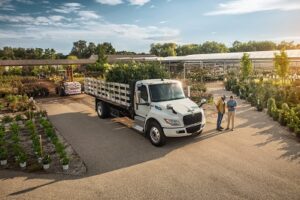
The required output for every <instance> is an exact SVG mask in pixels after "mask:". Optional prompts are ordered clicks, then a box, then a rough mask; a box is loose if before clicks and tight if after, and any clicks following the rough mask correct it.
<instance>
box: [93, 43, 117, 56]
mask: <svg viewBox="0 0 300 200" xmlns="http://www.w3.org/2000/svg"><path fill="white" fill-rule="evenodd" d="M100 49H103V51H104V53H105V54H106V55H113V54H115V53H116V50H115V48H114V47H113V46H112V44H111V43H109V42H104V43H102V44H98V45H97V50H96V51H97V52H99V51H100Z"/></svg>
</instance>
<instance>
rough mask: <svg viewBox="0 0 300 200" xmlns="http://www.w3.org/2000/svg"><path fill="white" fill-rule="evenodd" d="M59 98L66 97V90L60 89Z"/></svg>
mask: <svg viewBox="0 0 300 200" xmlns="http://www.w3.org/2000/svg"><path fill="white" fill-rule="evenodd" d="M58 92H59V93H58V94H59V96H61V97H63V96H66V92H65V89H64V88H59V91H58Z"/></svg>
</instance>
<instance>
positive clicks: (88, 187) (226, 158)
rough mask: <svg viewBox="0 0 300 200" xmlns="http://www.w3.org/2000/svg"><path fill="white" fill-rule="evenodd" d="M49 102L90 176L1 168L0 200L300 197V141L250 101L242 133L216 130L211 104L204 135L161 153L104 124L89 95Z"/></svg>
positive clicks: (240, 118)
mask: <svg viewBox="0 0 300 200" xmlns="http://www.w3.org/2000/svg"><path fill="white" fill-rule="evenodd" d="M220 87H221V85H220V84H216V83H214V84H209V88H210V91H211V92H212V93H213V94H214V95H215V97H217V96H220V95H222V94H226V95H230V94H231V93H229V92H225V91H224V90H223V89H221V88H220ZM42 104H43V106H44V107H45V108H46V109H47V110H48V113H49V115H50V120H51V121H52V122H53V123H54V125H55V126H56V128H57V129H58V130H59V131H60V133H61V134H62V135H63V137H64V138H65V139H66V140H67V141H68V142H69V143H70V144H71V145H72V147H73V148H74V149H75V151H76V152H77V153H78V154H79V156H80V157H81V158H82V160H83V161H84V162H85V164H86V166H87V173H86V174H85V175H82V176H70V175H58V174H39V175H38V174H28V173H22V172H15V171H8V170H0V178H1V180H0V199H41V198H43V199H280V200H281V199H297V200H298V199H300V173H299V170H300V143H299V142H298V141H297V139H296V138H295V136H294V135H293V134H291V133H289V132H288V131H287V130H286V129H285V128H283V127H281V126H280V125H279V124H278V123H277V122H274V121H273V120H272V119H270V118H269V117H268V116H267V115H265V114H264V113H260V112H257V111H255V110H254V109H253V108H251V107H250V106H249V105H248V104H246V103H245V102H243V101H240V100H239V101H238V104H239V107H238V111H237V116H236V129H235V131H224V132H216V131H215V120H216V114H215V111H214V106H213V105H206V106H205V109H206V110H205V111H206V116H207V118H208V123H207V126H206V128H205V131H204V133H203V134H202V135H201V136H198V137H186V138H172V139H169V140H168V143H167V144H166V145H165V146H164V147H161V148H156V147H154V146H152V145H151V144H150V143H149V141H148V140H146V139H145V138H144V137H143V136H141V135H140V134H139V133H137V132H135V131H133V130H130V129H128V128H125V127H124V126H122V125H120V124H117V123H113V122H112V121H111V120H110V119H106V120H101V119H99V118H98V117H97V116H96V113H95V111H94V109H93V99H92V98H91V97H88V96H86V95H79V96H72V97H67V98H63V99H61V98H53V99H45V100H43V102H42ZM225 120H226V119H225ZM224 123H225V122H224ZM224 126H225V124H224Z"/></svg>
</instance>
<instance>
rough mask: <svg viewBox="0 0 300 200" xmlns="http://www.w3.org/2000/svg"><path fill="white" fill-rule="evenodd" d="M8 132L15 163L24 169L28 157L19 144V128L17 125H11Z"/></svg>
mask: <svg viewBox="0 0 300 200" xmlns="http://www.w3.org/2000/svg"><path fill="white" fill-rule="evenodd" d="M10 132H11V141H12V149H13V155H14V158H15V161H17V163H18V164H19V166H20V167H21V168H25V167H26V165H27V159H28V155H27V153H26V151H25V149H24V148H23V147H22V146H21V144H20V126H19V125H18V124H17V123H12V124H11V125H10Z"/></svg>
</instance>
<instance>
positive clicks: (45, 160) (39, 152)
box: [26, 120, 52, 170]
mask: <svg viewBox="0 0 300 200" xmlns="http://www.w3.org/2000/svg"><path fill="white" fill-rule="evenodd" d="M26 128H27V130H28V131H29V134H30V138H31V141H32V149H33V152H34V154H35V156H36V158H37V161H38V163H42V164H43V168H44V169H45V170H46V169H49V167H50V163H51V161H52V160H51V157H50V155H49V154H46V153H45V152H44V151H43V146H42V138H41V137H40V136H39V135H38V134H37V128H36V126H35V124H34V122H33V121H32V120H28V121H27V122H26Z"/></svg>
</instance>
